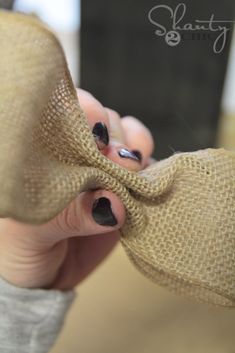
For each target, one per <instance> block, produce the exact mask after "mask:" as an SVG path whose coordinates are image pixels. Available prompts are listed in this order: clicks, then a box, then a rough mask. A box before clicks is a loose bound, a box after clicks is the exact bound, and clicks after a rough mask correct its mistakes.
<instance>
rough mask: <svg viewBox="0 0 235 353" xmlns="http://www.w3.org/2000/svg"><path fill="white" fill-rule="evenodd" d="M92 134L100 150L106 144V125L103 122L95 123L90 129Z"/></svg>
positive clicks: (107, 142) (107, 137)
mask: <svg viewBox="0 0 235 353" xmlns="http://www.w3.org/2000/svg"><path fill="white" fill-rule="evenodd" d="M92 134H93V136H94V138H95V141H96V143H97V146H98V148H99V149H100V150H101V149H103V148H104V147H106V146H108V144H109V133H108V129H107V126H106V125H105V124H104V123H102V122H98V123H96V124H95V125H94V127H93V129H92Z"/></svg>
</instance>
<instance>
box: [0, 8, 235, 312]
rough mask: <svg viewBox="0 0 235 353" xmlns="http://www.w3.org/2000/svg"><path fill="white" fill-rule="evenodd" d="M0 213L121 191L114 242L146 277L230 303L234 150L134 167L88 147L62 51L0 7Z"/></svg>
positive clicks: (26, 218)
mask: <svg viewBox="0 0 235 353" xmlns="http://www.w3.org/2000/svg"><path fill="white" fill-rule="evenodd" d="M0 43H1V55H0V97H1V98H0V124H1V125H0V126H1V127H0V185H1V198H0V216H1V217H12V218H15V219H16V220H19V221H22V222H27V223H33V224H40V223H44V222H47V221H48V220H50V219H51V218H53V217H54V216H56V215H57V214H58V213H59V212H60V211H62V210H63V209H64V208H65V207H66V206H67V205H68V203H69V202H70V201H71V200H72V199H73V198H75V197H76V195H77V194H78V193H80V192H82V191H85V190H91V189H94V188H105V189H108V190H112V191H113V192H115V193H116V194H117V195H119V196H120V198H121V199H122V201H123V203H124V205H125V207H126V210H127V219H126V223H125V225H124V227H123V228H122V229H121V243H122V245H123V247H124V249H125V251H126V253H127V254H128V256H129V258H130V260H131V261H132V262H133V264H134V265H135V266H136V268H138V269H139V270H140V271H141V272H142V273H143V274H144V275H146V276H147V277H149V278H150V279H152V280H153V281H155V282H157V283H159V284H160V285H163V286H165V287H167V288H168V289H170V290H173V291H175V292H177V293H180V294H182V295H184V296H189V297H193V298H194V299H196V300H199V301H204V302H207V303H209V304H215V305H221V306H225V307H234V306H235V217H234V214H235V181H234V175H235V153H234V152H231V151H226V150H224V149H222V148H221V149H212V148H208V149H204V150H199V151H196V152H184V153H176V154H174V155H172V156H171V157H169V158H167V159H163V160H160V161H157V162H156V163H155V164H153V165H151V166H150V167H148V168H146V169H145V170H143V171H141V172H139V173H134V172H130V171H128V170H126V169H124V168H122V167H120V166H119V165H117V164H115V163H113V162H112V161H110V160H108V159H107V158H106V157H105V156H103V155H102V154H101V153H100V152H99V150H98V149H97V147H96V144H95V141H94V139H93V136H92V134H91V131H90V128H89V126H88V124H87V121H86V118H85V116H84V113H83V112H82V110H81V108H80V106H79V102H78V99H77V94H76V90H75V87H74V85H73V83H72V80H71V77H70V73H69V71H68V67H67V64H66V60H65V57H64V53H63V50H62V48H61V46H60V43H59V42H58V40H57V39H56V37H55V35H54V34H53V33H52V32H51V31H50V30H49V29H48V28H47V27H46V26H45V25H43V24H42V23H41V22H40V21H39V20H37V19H36V18H33V17H31V16H27V15H23V14H14V13H10V12H7V11H1V12H0Z"/></svg>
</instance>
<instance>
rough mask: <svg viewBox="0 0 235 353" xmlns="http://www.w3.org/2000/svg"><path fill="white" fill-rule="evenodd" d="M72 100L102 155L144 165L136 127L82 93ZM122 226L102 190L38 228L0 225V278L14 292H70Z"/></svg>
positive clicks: (149, 142) (115, 202)
mask: <svg viewBox="0 0 235 353" xmlns="http://www.w3.org/2000/svg"><path fill="white" fill-rule="evenodd" d="M78 97H79V102H80V105H81V107H82V109H83V110H84V112H85V114H86V116H87V119H88V123H89V125H90V127H91V129H92V132H93V135H94V138H95V140H96V143H97V147H98V148H99V149H100V151H101V152H102V153H103V154H104V155H106V156H107V157H108V158H109V159H111V160H112V161H114V162H115V163H118V164H120V165H121V166H123V167H125V168H127V169H130V170H133V171H139V170H141V169H143V168H144V167H145V166H146V165H148V164H149V160H150V156H151V154H152V151H153V139H152V136H151V134H150V132H149V130H148V129H147V128H146V127H145V126H144V125H143V124H142V123H141V122H140V121H138V120H137V119H135V118H133V117H130V116H128V117H124V118H122V119H120V116H119V115H118V113H116V112H115V111H113V110H111V109H108V108H104V107H103V106H102V105H101V103H100V102H98V101H97V100H96V99H95V98H94V97H93V96H92V95H91V94H89V93H88V92H86V91H84V90H81V89H78ZM124 221H125V208H124V206H123V204H122V202H121V200H120V199H119V198H118V197H117V196H116V195H115V194H114V193H112V192H110V191H107V190H97V191H86V192H83V193H81V194H80V195H79V196H78V197H76V198H75V199H74V200H73V201H72V202H71V203H70V204H69V205H68V207H67V208H66V209H64V210H63V211H62V212H61V213H60V214H58V215H57V216H56V217H55V218H53V219H52V220H50V221H49V222H47V223H44V224H41V225H30V224H23V223H21V222H18V221H16V220H14V219H11V218H3V219H0V276H1V277H2V278H4V279H5V280H7V281H8V282H10V283H12V284H13V285H16V286H19V287H26V288H48V289H49V288H51V289H52V288H53V289H60V290H68V289H72V288H73V287H74V286H75V285H76V284H78V283H79V282H80V281H81V280H82V279H83V278H85V277H86V276H87V275H88V274H89V273H90V272H91V271H92V270H93V269H94V268H95V267H96V266H97V265H98V264H99V263H100V262H101V261H102V259H103V258H104V257H105V256H106V255H107V254H108V253H109V252H110V251H111V250H112V248H113V247H114V246H115V244H116V242H117V241H118V238H119V231H118V229H120V227H121V226H122V225H123V224H124Z"/></svg>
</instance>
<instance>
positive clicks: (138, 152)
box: [132, 150, 143, 162]
mask: <svg viewBox="0 0 235 353" xmlns="http://www.w3.org/2000/svg"><path fill="white" fill-rule="evenodd" d="M132 153H134V154H135V155H136V157H137V158H139V161H140V162H142V159H143V156H142V153H141V152H140V151H139V150H133V151H132Z"/></svg>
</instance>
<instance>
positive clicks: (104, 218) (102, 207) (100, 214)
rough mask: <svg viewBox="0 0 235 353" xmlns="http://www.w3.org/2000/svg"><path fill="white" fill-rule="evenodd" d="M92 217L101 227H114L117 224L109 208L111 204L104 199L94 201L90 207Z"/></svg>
mask: <svg viewBox="0 0 235 353" xmlns="http://www.w3.org/2000/svg"><path fill="white" fill-rule="evenodd" d="M92 216H93V218H94V220H95V221H96V223H98V224H100V225H101V226H115V225H116V224H117V223H118V222H117V219H116V217H115V216H114V214H113V212H112V208H111V203H110V201H109V199H107V198H106V197H100V198H99V199H97V200H95V202H94V204H93V206H92Z"/></svg>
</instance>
